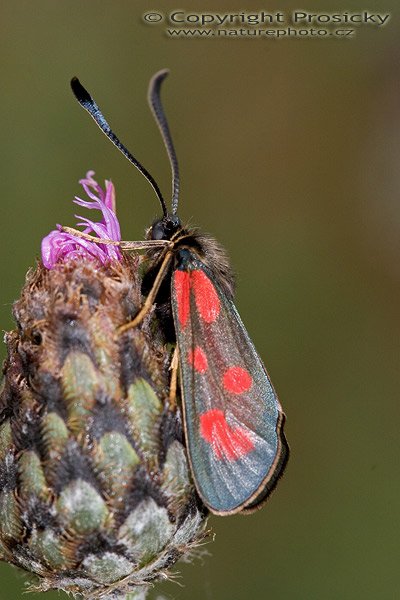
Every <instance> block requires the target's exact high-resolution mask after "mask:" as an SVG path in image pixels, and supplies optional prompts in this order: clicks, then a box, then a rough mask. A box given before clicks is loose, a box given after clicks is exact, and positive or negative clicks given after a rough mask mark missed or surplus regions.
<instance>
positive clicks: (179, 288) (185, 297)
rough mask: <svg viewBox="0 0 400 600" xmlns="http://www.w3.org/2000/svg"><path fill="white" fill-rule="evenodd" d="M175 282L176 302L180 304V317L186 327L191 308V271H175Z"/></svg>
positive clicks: (182, 324) (181, 322)
mask: <svg viewBox="0 0 400 600" xmlns="http://www.w3.org/2000/svg"><path fill="white" fill-rule="evenodd" d="M174 282H175V290H176V303H177V305H178V319H179V323H180V324H181V326H182V327H185V325H186V323H187V320H188V316H189V310H190V286H189V283H190V281H189V273H188V272H187V271H175V273H174Z"/></svg>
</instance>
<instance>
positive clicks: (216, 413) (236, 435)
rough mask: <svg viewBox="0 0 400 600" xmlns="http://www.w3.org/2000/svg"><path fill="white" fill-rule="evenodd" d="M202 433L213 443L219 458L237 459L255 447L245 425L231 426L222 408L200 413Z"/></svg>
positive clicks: (216, 455) (205, 438)
mask: <svg viewBox="0 0 400 600" xmlns="http://www.w3.org/2000/svg"><path fill="white" fill-rule="evenodd" d="M200 435H201V436H202V438H203V439H204V440H205V441H206V442H208V443H209V444H210V445H211V448H212V450H213V452H214V454H215V457H216V458H217V459H218V460H229V461H233V460H237V459H238V458H240V457H241V456H245V455H246V454H248V453H249V452H251V451H252V450H253V449H254V444H253V441H252V440H251V438H250V436H249V433H248V431H247V430H246V429H244V428H243V427H239V426H238V427H231V426H230V425H229V423H227V421H226V418H225V415H224V413H223V412H222V410H218V409H216V408H214V409H212V410H208V411H207V412H206V413H203V414H202V415H200Z"/></svg>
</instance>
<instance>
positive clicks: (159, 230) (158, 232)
mask: <svg viewBox="0 0 400 600" xmlns="http://www.w3.org/2000/svg"><path fill="white" fill-rule="evenodd" d="M151 239H153V240H163V239H165V227H164V224H163V223H161V222H158V223H154V225H153V227H152V229H151Z"/></svg>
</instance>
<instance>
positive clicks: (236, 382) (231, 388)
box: [222, 367, 253, 394]
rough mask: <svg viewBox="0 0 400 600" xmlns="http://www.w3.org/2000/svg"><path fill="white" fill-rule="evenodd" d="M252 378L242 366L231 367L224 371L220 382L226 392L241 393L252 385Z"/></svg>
mask: <svg viewBox="0 0 400 600" xmlns="http://www.w3.org/2000/svg"><path fill="white" fill-rule="evenodd" d="M252 383H253V380H252V378H251V376H250V374H249V372H248V371H246V370H245V369H242V367H231V368H230V369H228V370H227V371H225V373H224V376H223V378H222V384H223V386H224V388H225V389H226V391H227V392H231V393H232V394H242V393H243V392H247V390H249V389H250V388H251V386H252Z"/></svg>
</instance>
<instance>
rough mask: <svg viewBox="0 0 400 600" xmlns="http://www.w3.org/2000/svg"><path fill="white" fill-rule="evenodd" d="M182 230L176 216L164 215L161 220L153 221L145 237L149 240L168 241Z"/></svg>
mask: <svg viewBox="0 0 400 600" xmlns="http://www.w3.org/2000/svg"><path fill="white" fill-rule="evenodd" d="M181 228H182V224H181V220H180V218H179V217H178V216H177V215H169V214H167V215H165V216H164V217H163V218H162V219H157V220H156V221H154V223H153V224H152V226H151V227H150V229H149V231H148V233H147V237H148V238H149V239H151V240H170V239H171V238H172V237H173V236H174V234H175V233H177V232H178V231H179V230H180V229H181Z"/></svg>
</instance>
